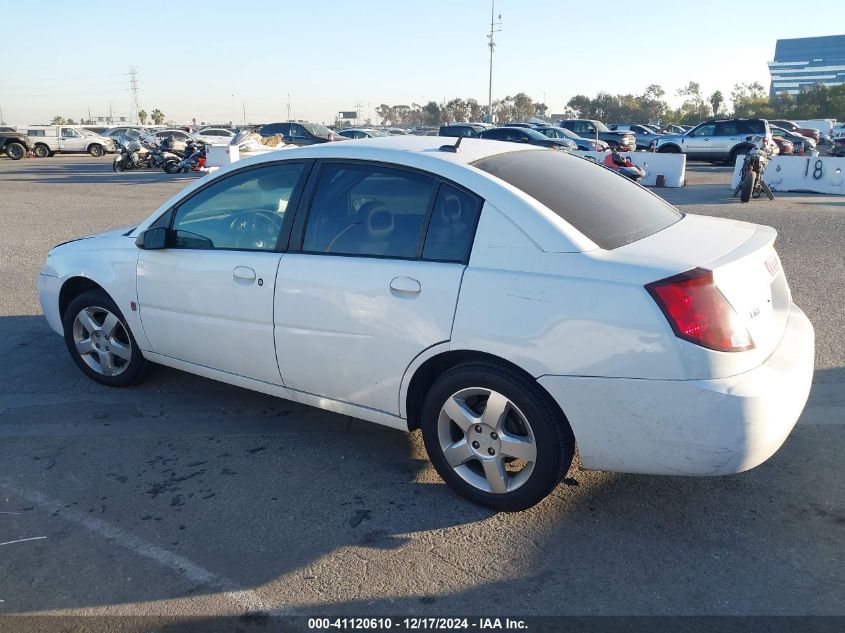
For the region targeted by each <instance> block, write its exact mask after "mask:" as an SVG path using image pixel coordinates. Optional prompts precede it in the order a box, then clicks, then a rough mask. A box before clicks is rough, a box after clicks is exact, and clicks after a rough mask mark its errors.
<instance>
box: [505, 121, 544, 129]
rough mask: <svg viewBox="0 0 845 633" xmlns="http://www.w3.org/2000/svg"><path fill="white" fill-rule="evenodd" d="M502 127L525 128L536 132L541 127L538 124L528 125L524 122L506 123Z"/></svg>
mask: <svg viewBox="0 0 845 633" xmlns="http://www.w3.org/2000/svg"><path fill="white" fill-rule="evenodd" d="M502 127H524V128H528V129H530V130H536V129H537V128H538V127H539V126H538V125H537V124H536V123H527V122H524V121H522V122H520V121H514V122H508V123H505V124H504V125H503V126H502Z"/></svg>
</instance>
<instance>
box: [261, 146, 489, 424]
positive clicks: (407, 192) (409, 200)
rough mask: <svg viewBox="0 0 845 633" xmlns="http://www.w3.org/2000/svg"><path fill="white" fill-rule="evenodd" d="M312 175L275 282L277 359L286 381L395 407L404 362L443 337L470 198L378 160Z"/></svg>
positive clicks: (471, 222) (474, 216)
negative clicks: (308, 198) (307, 198)
mask: <svg viewBox="0 0 845 633" xmlns="http://www.w3.org/2000/svg"><path fill="white" fill-rule="evenodd" d="M312 179H313V184H312V185H309V187H311V186H313V187H314V193H313V196H311V198H312V202H311V203H310V208H309V209H308V212H307V220H306V219H305V218H304V216H303V220H302V221H300V219H299V217H298V218H297V221H296V225H297V227H298V226H299V225H303V226H302V228H299V229H298V228H296V227H295V228H294V235H293V236H292V238H291V250H290V252H288V253H287V254H286V255H285V256H284V257H283V258H282V262H281V265H280V266H279V274H278V278H277V280H276V300H275V326H276V329H275V336H276V352H277V354H278V360H279V369H280V370H281V373H282V377H283V378H284V381H285V385H286V386H287V387H289V388H292V389H297V390H300V391H304V392H307V393H310V394H315V395H319V396H322V397H326V398H331V399H333V400H339V401H343V402H349V403H353V404H356V405H360V406H365V407H369V408H372V409H377V410H380V411H385V412H388V413H392V414H394V415H397V414H398V413H399V389H400V383H401V380H402V376H403V374H404V373H405V370H406V369H407V367H408V366H409V365H410V363H411V362H412V361H413V360H414V358H416V356H417V355H419V354H420V353H421V352H422V351H423V350H425V349H427V348H429V347H431V346H433V345H436V344H438V343H442V342H444V341H448V340H449V338H450V335H451V329H452V320H453V317H454V313H455V307H456V303H457V299H458V291H459V289H460V284H461V278H462V275H463V271H464V268H465V265H466V261H467V258H468V256H469V250H470V247H471V242H472V237H473V235H474V233H475V226H476V223H477V220H478V213H479V209H480V200H479V199H478V198H477V197H476V196H474V195H472V194H470V193H469V192H466V191H464V190H462V189H460V188H458V187H456V186H453V185H451V184H448V183H445V182H441V181H440V180H438V179H437V178H435V177H433V176H431V175H427V174H423V173H420V172H416V171H411V170H406V169H400V168H393V167H386V166H384V165H375V164H368V163H354V162H326V163H325V164H323V165H321V166H320V168H319V170H318V171H317V172H316V173H315V175H313V176H312ZM294 251H297V252H294Z"/></svg>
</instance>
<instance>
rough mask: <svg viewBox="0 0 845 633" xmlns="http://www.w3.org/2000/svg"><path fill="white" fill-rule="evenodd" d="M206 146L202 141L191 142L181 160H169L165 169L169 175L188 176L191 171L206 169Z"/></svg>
mask: <svg viewBox="0 0 845 633" xmlns="http://www.w3.org/2000/svg"><path fill="white" fill-rule="evenodd" d="M205 154H206V144H205V143H203V142H202V141H194V140H189V141H188V142H187V143H186V144H185V152H184V155H183V156H182V158H181V159H180V160H174V159H170V160H167V161H166V162H165V163H164V165H163V169H164V171H165V172H167V173H168V174H187V173H188V172H189V171H199V170H200V168H202V167H205Z"/></svg>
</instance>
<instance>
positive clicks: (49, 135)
mask: <svg viewBox="0 0 845 633" xmlns="http://www.w3.org/2000/svg"><path fill="white" fill-rule="evenodd" d="M18 131H20V132H23V133H24V134H26V135H27V136H28V137H29V143H30V145H31V146H32V151H33V152H34V153H35V155H36V156H38V157H39V158H44V157H46V156H52V155H53V154H55V153H57V152H88V153H89V154H91V156H102V155H103V154H105V153H106V152H114V150H115V144H114V141H113V140H111V139H109V138H105V137H104V136H100V135H99V134H95V133H94V132H90V131H88V130H84V129H82V128H81V127H79V126H75V125H29V126H24V127H19V128H18Z"/></svg>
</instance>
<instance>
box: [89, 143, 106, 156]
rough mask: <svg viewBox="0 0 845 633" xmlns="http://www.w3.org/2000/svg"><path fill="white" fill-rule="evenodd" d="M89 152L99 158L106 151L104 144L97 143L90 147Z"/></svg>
mask: <svg viewBox="0 0 845 633" xmlns="http://www.w3.org/2000/svg"><path fill="white" fill-rule="evenodd" d="M88 153H89V154H91V156H93V157H94V158H99V157H100V156H102V155H103V154H105V153H106V151H105V150H104V149H103V146H102V145H97V144H96V143H95V144H93V145H91V147H89V148H88Z"/></svg>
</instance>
